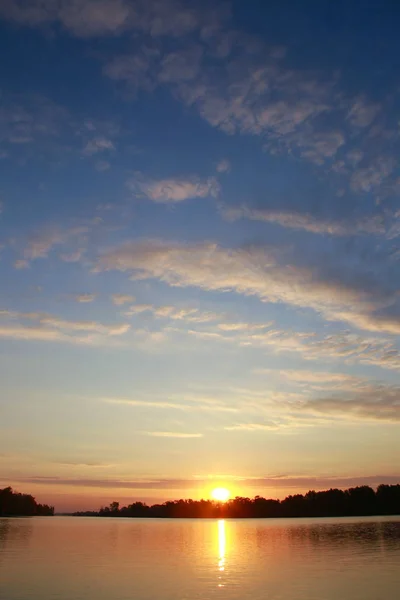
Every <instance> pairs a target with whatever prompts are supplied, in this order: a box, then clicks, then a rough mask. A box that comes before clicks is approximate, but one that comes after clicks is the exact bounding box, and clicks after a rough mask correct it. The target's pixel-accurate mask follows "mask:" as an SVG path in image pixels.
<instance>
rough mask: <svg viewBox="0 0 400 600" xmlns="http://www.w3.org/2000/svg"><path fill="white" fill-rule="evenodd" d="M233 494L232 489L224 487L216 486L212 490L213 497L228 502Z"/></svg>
mask: <svg viewBox="0 0 400 600" xmlns="http://www.w3.org/2000/svg"><path fill="white" fill-rule="evenodd" d="M230 495H231V493H230V491H229V490H227V489H226V488H223V487H218V488H215V489H214V490H213V491H212V492H211V497H212V498H213V499H214V500H218V502H226V501H227V500H228V498H229V496H230Z"/></svg>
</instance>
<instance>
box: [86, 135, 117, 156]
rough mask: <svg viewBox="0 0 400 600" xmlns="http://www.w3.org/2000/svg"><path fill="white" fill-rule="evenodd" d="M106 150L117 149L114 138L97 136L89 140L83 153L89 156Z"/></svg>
mask: <svg viewBox="0 0 400 600" xmlns="http://www.w3.org/2000/svg"><path fill="white" fill-rule="evenodd" d="M105 150H115V146H114V143H113V142H112V140H108V139H107V138H104V137H97V138H93V139H92V140H89V141H88V142H87V144H86V146H85V147H84V149H83V150H82V153H83V154H86V155H87V156H92V155H93V154H98V153H99V152H104V151H105Z"/></svg>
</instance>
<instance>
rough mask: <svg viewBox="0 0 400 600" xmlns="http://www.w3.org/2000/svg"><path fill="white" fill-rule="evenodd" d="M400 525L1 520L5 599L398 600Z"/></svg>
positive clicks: (0, 582) (0, 585)
mask: <svg viewBox="0 0 400 600" xmlns="http://www.w3.org/2000/svg"><path fill="white" fill-rule="evenodd" d="M399 597H400V518H397V519H396V518H380V519H374V518H373V519H336V520H332V519H309V520H296V519H288V520H237V521H235V520H233V521H230V520H227V521H214V520H188V521H186V520H182V521H179V520H135V519H100V518H98V519H96V518H94V519H90V518H73V517H54V518H33V519H29V518H26V519H0V598H1V600H50V599H51V600H53V599H54V600H128V599H129V600H145V599H146V600H147V599H148V600H150V599H151V600H195V599H202V600H207V599H208V598H218V599H221V600H231V599H237V600H245V599H247V598H249V599H250V598H251V599H252V600H258V599H260V600H261V599H262V600H264V599H268V600H289V599H290V600H397V599H398V598H399Z"/></svg>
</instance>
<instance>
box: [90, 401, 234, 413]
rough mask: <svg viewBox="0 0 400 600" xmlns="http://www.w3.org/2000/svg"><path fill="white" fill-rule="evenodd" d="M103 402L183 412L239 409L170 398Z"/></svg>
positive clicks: (232, 410) (214, 403) (230, 411)
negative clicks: (176, 400)
mask: <svg viewBox="0 0 400 600" xmlns="http://www.w3.org/2000/svg"><path fill="white" fill-rule="evenodd" d="M101 400H102V402H105V403H106V404H121V405H125V406H142V407H144V408H149V409H154V408H161V409H167V410H168V409H173V410H183V411H211V412H212V411H216V412H227V413H232V412H236V411H237V409H236V408H235V407H232V406H225V405H222V404H219V403H218V402H212V403H210V402H202V401H201V399H200V400H199V401H197V402H196V401H195V402H193V401H191V402H188V401H186V402H185V400H184V398H183V401H182V402H175V401H170V400H169V399H168V398H166V399H165V400H160V401H154V400H145V399H131V398H126V399H125V398H102V399H101Z"/></svg>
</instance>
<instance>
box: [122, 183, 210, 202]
mask: <svg viewBox="0 0 400 600" xmlns="http://www.w3.org/2000/svg"><path fill="white" fill-rule="evenodd" d="M127 186H128V188H129V189H130V190H131V191H132V192H134V193H138V192H139V193H142V194H144V196H146V197H147V198H148V199H149V200H152V201H153V202H156V203H158V204H169V203H171V204H174V203H178V202H184V201H185V200H189V199H192V198H207V197H214V198H215V197H217V196H218V194H219V189H220V188H219V184H218V181H217V180H216V179H215V178H214V177H209V178H208V179H206V180H201V179H198V178H196V177H191V178H177V179H160V180H151V179H148V180H143V179H140V178H138V179H133V180H130V181H128V183H127Z"/></svg>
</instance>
